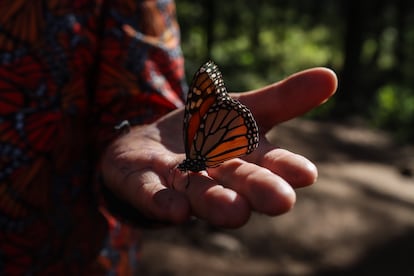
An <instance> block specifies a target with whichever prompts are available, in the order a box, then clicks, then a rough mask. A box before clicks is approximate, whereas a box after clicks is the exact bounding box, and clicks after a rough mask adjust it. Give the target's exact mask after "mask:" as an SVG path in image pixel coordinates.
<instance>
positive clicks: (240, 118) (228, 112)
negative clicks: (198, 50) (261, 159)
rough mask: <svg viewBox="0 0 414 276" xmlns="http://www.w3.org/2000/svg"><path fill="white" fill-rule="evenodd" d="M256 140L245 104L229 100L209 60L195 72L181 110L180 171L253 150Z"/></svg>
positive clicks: (216, 163) (196, 168)
mask: <svg viewBox="0 0 414 276" xmlns="http://www.w3.org/2000/svg"><path fill="white" fill-rule="evenodd" d="M258 142H259V135H258V128H257V125H256V122H255V120H254V118H253V116H252V114H251V112H250V111H249V109H247V107H245V106H244V105H242V104H241V103H240V102H238V101H237V100H234V99H232V98H231V97H230V96H229V95H228V93H227V90H226V87H225V86H224V82H223V79H222V76H221V73H220V71H219V70H218V68H217V65H215V64H214V63H213V62H212V61H209V62H207V63H205V64H204V65H203V66H202V67H201V68H200V69H199V70H198V71H197V73H196V74H195V76H194V78H193V81H192V84H191V86H190V90H189V93H188V96H187V102H186V106H185V111H184V146H185V153H186V159H185V160H184V161H183V162H182V163H181V164H179V165H178V169H180V170H181V171H193V172H199V171H202V170H205V169H206V168H208V167H216V166H218V165H220V164H221V163H222V162H224V161H226V160H229V159H232V158H236V157H240V156H243V155H246V154H249V153H250V152H252V151H253V150H254V149H255V148H256V147H257V146H258Z"/></svg>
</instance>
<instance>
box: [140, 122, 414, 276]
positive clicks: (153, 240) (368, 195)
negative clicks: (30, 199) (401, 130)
mask: <svg viewBox="0 0 414 276" xmlns="http://www.w3.org/2000/svg"><path fill="white" fill-rule="evenodd" d="M268 138H269V139H270V140H271V141H272V142H273V143H275V144H277V145H279V146H281V147H283V148H287V149H289V150H291V151H294V152H296V153H300V154H303V155H305V156H306V157H308V158H309V159H311V160H312V161H314V162H315V163H316V164H317V167H318V170H319V178H318V181H317V183H316V184H315V185H313V186H311V187H308V188H304V189H301V190H299V191H298V196H297V203H296V206H295V208H294V209H293V210H292V211H291V212H289V213H288V214H286V215H283V216H279V217H268V216H264V215H258V214H255V215H253V217H252V218H251V220H250V222H249V223H248V224H247V225H246V226H244V227H242V228H240V229H237V230H223V229H216V228H213V227H211V226H208V225H206V224H205V223H203V222H202V221H193V222H190V223H188V225H184V226H181V227H172V228H168V229H162V230H151V231H146V232H144V234H143V236H144V237H143V244H142V263H141V267H140V272H141V273H140V275H216V276H219V275H414V261H413V260H414V259H413V258H414V257H413V253H414V177H413V172H414V148H413V147H409V146H404V147H403V146H400V145H398V144H396V143H395V142H393V141H392V139H391V138H390V136H389V135H387V134H385V133H382V132H380V131H374V130H370V129H368V128H366V127H365V126H359V124H358V123H356V124H355V123H354V124H352V125H339V124H334V123H321V122H314V121H307V120H299V119H296V120H293V121H290V122H288V123H285V124H283V125H281V126H279V127H277V128H276V129H274V130H273V131H272V132H271V133H269V135H268Z"/></svg>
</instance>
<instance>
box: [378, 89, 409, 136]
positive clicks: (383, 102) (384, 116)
mask: <svg viewBox="0 0 414 276" xmlns="http://www.w3.org/2000/svg"><path fill="white" fill-rule="evenodd" d="M371 112H372V114H373V118H374V122H375V124H376V125H377V126H378V127H384V126H385V127H387V128H388V129H390V130H392V131H394V133H395V134H396V136H397V138H399V139H400V140H402V141H408V140H412V139H413V138H414V127H413V122H414V94H413V91H412V89H409V88H407V87H402V86H399V85H395V84H387V85H385V86H383V87H381V88H380V89H379V91H378V94H377V99H376V104H375V105H374V107H373V108H372V110H371Z"/></svg>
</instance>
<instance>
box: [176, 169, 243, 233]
mask: <svg viewBox="0 0 414 276" xmlns="http://www.w3.org/2000/svg"><path fill="white" fill-rule="evenodd" d="M184 179H185V180H184ZM217 184H218V183H217V182H216V181H214V179H212V178H210V177H208V176H206V175H202V174H201V173H192V172H188V175H187V176H185V177H183V178H181V181H180V183H176V185H175V187H178V189H179V190H181V191H183V192H184V193H185V194H186V195H187V197H188V199H189V201H190V204H191V208H192V212H193V214H194V215H195V216H197V217H199V218H201V219H204V220H206V221H208V222H209V223H211V224H213V225H216V226H219V227H227V228H235V227H240V226H242V225H244V224H245V223H246V222H247V221H248V219H249V217H250V207H249V204H248V202H247V201H246V200H245V199H244V198H243V197H242V196H240V195H239V194H238V193H236V192H235V191H233V190H231V189H228V188H225V187H223V186H221V185H217Z"/></svg>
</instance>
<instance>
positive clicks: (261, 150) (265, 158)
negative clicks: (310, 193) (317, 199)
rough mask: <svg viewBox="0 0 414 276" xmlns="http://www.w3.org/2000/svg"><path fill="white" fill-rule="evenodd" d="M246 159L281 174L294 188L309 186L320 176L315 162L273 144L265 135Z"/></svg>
mask: <svg viewBox="0 0 414 276" xmlns="http://www.w3.org/2000/svg"><path fill="white" fill-rule="evenodd" d="M245 159H246V160H247V161H250V162H253V163H255V164H257V165H259V166H262V167H264V168H267V169H269V170H270V171H271V172H273V173H275V174H277V175H279V176H280V177H282V178H283V179H284V180H285V181H286V182H288V183H289V184H290V185H291V186H292V187H293V188H301V187H305V186H309V185H311V184H313V183H315V181H316V179H317V177H318V170H317V168H316V166H315V164H313V163H312V162H311V161H309V160H308V159H306V158H305V157H303V156H302V155H299V154H295V153H292V152H290V151H288V150H285V149H281V148H278V147H275V146H273V145H272V144H270V143H269V141H267V140H266V138H265V137H263V138H262V139H261V141H260V146H259V147H258V148H257V149H256V150H255V151H254V152H253V153H251V154H250V155H248V156H246V158H245Z"/></svg>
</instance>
